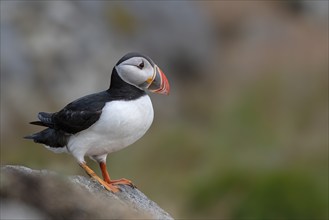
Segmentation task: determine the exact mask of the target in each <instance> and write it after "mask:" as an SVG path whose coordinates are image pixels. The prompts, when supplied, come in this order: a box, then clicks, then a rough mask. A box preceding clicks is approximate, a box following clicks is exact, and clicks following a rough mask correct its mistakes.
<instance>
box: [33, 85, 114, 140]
mask: <svg viewBox="0 0 329 220" xmlns="http://www.w3.org/2000/svg"><path fill="white" fill-rule="evenodd" d="M111 100H112V98H111V96H110V95H109V93H108V92H107V91H104V92H100V93H95V94H92V95H88V96H84V97H82V98H80V99H78V100H76V101H74V102H71V103H70V104H68V105H67V106H65V107H64V108H63V109H62V110H60V111H59V112H56V113H45V112H40V113H39V114H38V118H39V120H40V121H36V122H31V124H35V125H41V126H46V127H49V128H53V129H55V130H60V131H64V132H66V133H70V134H75V133H77V132H80V131H82V130H85V129H87V128H89V127H90V126H91V125H93V124H94V123H95V122H96V121H97V120H98V119H99V118H100V116H101V114H102V109H103V107H104V106H105V104H106V102H108V101H111Z"/></svg>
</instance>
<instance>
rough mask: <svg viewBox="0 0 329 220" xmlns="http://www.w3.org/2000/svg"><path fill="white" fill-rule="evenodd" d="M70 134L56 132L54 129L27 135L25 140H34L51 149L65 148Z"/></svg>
mask: <svg viewBox="0 0 329 220" xmlns="http://www.w3.org/2000/svg"><path fill="white" fill-rule="evenodd" d="M69 136H70V135H69V134H67V133H65V132H63V131H60V130H55V129H52V128H47V129H45V130H42V131H40V132H38V133H35V134H31V135H27V136H25V137H24V138H25V139H29V140H33V141H34V142H35V143H39V144H44V145H47V146H49V147H54V148H57V147H65V146H66V144H67V141H68V138H69Z"/></svg>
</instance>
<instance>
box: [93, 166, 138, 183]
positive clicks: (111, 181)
mask: <svg viewBox="0 0 329 220" xmlns="http://www.w3.org/2000/svg"><path fill="white" fill-rule="evenodd" d="M99 166H100V168H101V170H102V175H103V178H104V181H105V182H107V183H108V184H111V185H119V184H122V185H128V186H131V187H133V188H136V186H135V185H134V184H133V183H132V182H131V181H130V180H127V179H124V178H122V179H119V180H111V178H110V175H109V173H108V172H107V169H106V163H105V162H100V163H99Z"/></svg>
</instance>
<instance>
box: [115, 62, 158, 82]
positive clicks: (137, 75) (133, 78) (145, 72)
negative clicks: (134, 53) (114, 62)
mask: <svg viewBox="0 0 329 220" xmlns="http://www.w3.org/2000/svg"><path fill="white" fill-rule="evenodd" d="M115 68H116V70H117V72H118V74H119V76H120V77H121V79H122V80H124V81H125V82H127V83H129V84H131V85H134V86H136V87H138V85H141V84H143V83H144V82H145V81H147V79H149V78H151V77H152V76H153V72H154V69H153V67H152V65H151V64H150V62H149V61H147V60H146V59H145V58H144V57H132V58H130V59H128V60H126V61H124V62H122V63H120V64H119V65H118V66H116V67H115Z"/></svg>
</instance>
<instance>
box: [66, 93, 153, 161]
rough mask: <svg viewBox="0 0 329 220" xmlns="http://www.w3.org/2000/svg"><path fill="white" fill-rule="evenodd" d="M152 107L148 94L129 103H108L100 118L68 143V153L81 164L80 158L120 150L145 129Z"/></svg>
mask: <svg viewBox="0 0 329 220" xmlns="http://www.w3.org/2000/svg"><path fill="white" fill-rule="evenodd" d="M153 114H154V113H153V107H152V103H151V100H150V97H149V96H148V95H145V96H142V97H141V98H139V99H136V100H132V101H112V102H108V103H107V104H106V105H105V106H104V108H103V111H102V115H101V117H100V119H99V120H98V121H97V122H96V123H95V124H93V125H92V126H91V127H89V128H88V129H86V130H84V131H81V132H79V133H77V134H75V135H73V136H72V137H70V139H69V142H68V146H67V147H68V150H69V152H70V153H71V154H72V155H73V156H74V157H75V158H77V159H78V161H79V162H83V161H84V156H101V155H106V154H108V153H111V152H114V151H118V150H121V149H123V148H125V147H127V146H129V145H131V144H132V143H134V142H135V141H137V140H138V139H139V138H141V137H142V136H143V135H144V134H145V132H146V131H147V130H148V129H149V127H150V126H151V124H152V121H153Z"/></svg>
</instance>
